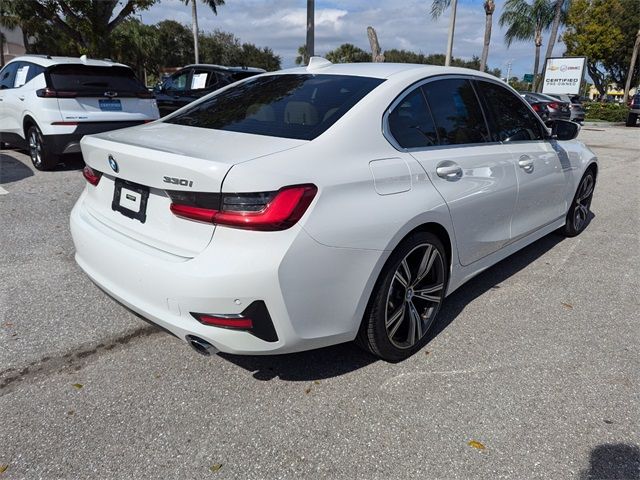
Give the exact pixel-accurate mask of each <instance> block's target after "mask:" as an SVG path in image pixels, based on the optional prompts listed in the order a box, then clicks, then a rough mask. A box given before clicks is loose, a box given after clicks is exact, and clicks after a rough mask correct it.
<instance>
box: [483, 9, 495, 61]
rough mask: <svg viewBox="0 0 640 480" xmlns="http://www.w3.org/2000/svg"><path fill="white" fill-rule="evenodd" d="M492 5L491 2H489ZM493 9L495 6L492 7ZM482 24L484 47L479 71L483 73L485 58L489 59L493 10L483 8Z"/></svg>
mask: <svg viewBox="0 0 640 480" xmlns="http://www.w3.org/2000/svg"><path fill="white" fill-rule="evenodd" d="M491 3H493V2H491ZM494 9H495V6H494ZM485 12H486V15H485V22H484V47H483V48H482V57H481V58H480V71H481V72H484V71H485V69H486V68H487V58H488V57H489V43H491V26H492V24H493V9H492V10H491V11H490V12H489V11H488V10H487V8H486V7H485Z"/></svg>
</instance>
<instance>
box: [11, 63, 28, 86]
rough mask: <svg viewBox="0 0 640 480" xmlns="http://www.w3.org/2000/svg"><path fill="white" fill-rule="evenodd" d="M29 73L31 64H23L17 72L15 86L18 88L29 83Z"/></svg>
mask: <svg viewBox="0 0 640 480" xmlns="http://www.w3.org/2000/svg"><path fill="white" fill-rule="evenodd" d="M27 73H29V65H23V66H22V67H20V68H19V69H18V71H17V72H16V80H15V81H14V82H13V88H18V87H21V86H22V85H24V84H25V83H27Z"/></svg>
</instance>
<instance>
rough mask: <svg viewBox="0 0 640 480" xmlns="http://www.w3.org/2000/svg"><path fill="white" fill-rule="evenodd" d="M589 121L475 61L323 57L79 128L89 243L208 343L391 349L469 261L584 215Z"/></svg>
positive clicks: (211, 346)
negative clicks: (536, 103) (173, 104)
mask: <svg viewBox="0 0 640 480" xmlns="http://www.w3.org/2000/svg"><path fill="white" fill-rule="evenodd" d="M578 129H579V127H578V126H577V125H576V124H574V123H571V122H567V121H557V122H556V123H554V124H553V125H551V128H550V129H548V128H547V127H546V126H545V125H544V124H543V123H542V121H541V120H540V118H539V117H538V116H537V115H536V114H535V112H534V111H533V110H532V109H531V108H530V107H529V105H528V104H527V103H526V102H525V101H524V100H523V99H522V98H521V97H520V96H519V95H518V94H517V93H516V92H515V91H514V90H512V89H511V88H510V87H508V86H506V85H505V84H504V83H502V82H501V81H499V80H497V79H496V78H494V77H492V76H490V75H485V74H484V73H480V72H477V71H472V70H466V69H459V68H444V67H435V66H424V65H408V64H388V63H377V64H341V65H333V64H331V63H330V62H328V61H326V60H323V59H318V58H314V59H312V61H311V62H310V65H309V66H308V67H306V68H298V69H292V70H286V71H281V72H275V73H268V74H263V75H259V76H256V77H251V78H249V79H247V80H243V81H240V82H238V83H235V84H232V85H230V86H228V87H226V88H224V89H221V90H218V91H217V92H215V93H213V94H211V95H208V96H206V97H204V98H202V99H201V100H199V101H197V102H195V103H193V104H190V105H188V106H186V107H184V108H182V109H181V110H178V111H177V112H175V113H174V114H172V115H170V116H168V117H165V118H163V119H161V120H159V121H156V122H153V123H150V124H147V125H142V126H138V127H133V128H127V129H124V130H119V131H113V132H108V133H102V134H97V135H91V136H86V137H84V139H83V140H82V143H81V148H82V153H83V155H84V159H85V161H86V164H87V166H86V168H85V169H84V176H85V177H86V179H87V185H86V189H85V190H84V192H83V193H82V195H81V196H80V199H79V200H78V202H77V204H76V205H75V207H74V209H73V212H72V214H71V232H72V235H73V240H74V243H75V247H76V260H77V262H78V264H79V265H80V266H81V267H82V269H83V270H84V271H85V272H86V273H87V274H88V275H89V277H90V278H91V279H92V280H93V281H94V282H95V283H96V284H97V285H99V286H100V287H101V288H102V289H103V290H104V291H106V292H107V293H108V294H109V295H111V296H112V297H114V298H115V299H117V300H118V301H119V302H121V303H122V304H124V305H125V306H127V307H129V308H130V309H131V310H133V311H135V312H138V313H139V314H140V315H142V316H144V317H146V318H148V319H150V320H151V321H153V322H155V323H157V324H159V325H161V326H162V327H164V328H166V329H167V330H169V331H170V332H172V333H173V334H175V335H176V336H178V337H179V338H181V339H184V340H185V341H187V342H189V343H190V344H191V345H192V346H193V347H194V348H195V349H196V350H198V351H199V352H201V353H204V354H209V353H211V352H215V351H223V352H228V353H236V354H267V353H284V352H294V351H300V350H304V349H310V348H316V347H322V346H326V345H331V344H336V343H339V342H346V341H351V340H354V339H357V340H358V342H359V343H360V344H361V345H362V346H364V347H365V348H367V349H368V350H370V351H371V352H372V353H374V354H375V355H377V356H379V357H381V358H383V359H386V360H389V361H398V360H401V359H403V358H406V357H408V356H409V355H411V354H412V353H414V352H416V351H417V350H418V349H420V348H421V347H422V346H423V345H424V343H425V342H426V341H427V339H428V335H427V334H428V332H429V329H430V328H431V327H432V326H433V325H434V322H435V321H436V318H437V314H438V310H439V309H440V306H441V305H442V302H443V301H444V300H445V297H446V296H447V295H449V294H451V292H453V291H454V290H456V289H457V288H458V287H460V285H462V284H463V283H464V282H466V281H467V280H469V279H470V278H471V277H473V276H474V275H476V274H477V273H479V272H481V271H482V270H485V269H486V268H488V267H489V266H491V265H493V264H495V263H496V262H498V261H500V260H502V259H504V258H505V257H507V256H509V255H511V254H512V253H514V252H516V251H517V250H519V249H521V248H523V247H524V246H526V245H528V244H530V243H532V242H534V241H536V240H538V239H539V238H541V237H543V236H544V235H547V234H549V233H551V232H553V231H555V230H559V231H560V232H561V233H563V234H565V235H569V236H573V235H577V234H579V233H580V232H581V231H582V230H583V229H584V228H585V227H586V225H587V224H588V221H589V218H590V211H589V208H590V204H591V198H592V195H593V189H594V186H595V181H596V176H597V173H598V165H597V161H596V158H595V155H594V154H593V152H591V151H590V150H589V149H588V148H586V147H585V146H584V145H583V144H582V143H581V142H579V141H576V140H574V138H575V136H576V135H577V133H578Z"/></svg>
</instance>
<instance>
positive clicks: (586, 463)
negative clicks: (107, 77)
mask: <svg viewBox="0 0 640 480" xmlns="http://www.w3.org/2000/svg"><path fill="white" fill-rule="evenodd" d="M579 139H581V140H582V141H584V142H585V143H587V145H589V146H591V147H592V149H593V150H594V151H595V152H596V153H597V154H598V157H599V159H600V162H601V163H600V174H599V178H598V183H597V186H596V193H595V197H594V200H593V204H592V210H593V213H594V217H593V219H592V221H591V224H590V225H589V227H588V228H587V230H586V231H585V232H584V233H583V234H582V235H580V236H579V237H577V238H573V239H564V238H562V237H559V236H556V235H550V236H548V237H545V238H543V239H542V240H540V241H538V242H537V243H535V244H533V245H531V246H529V247H528V248H526V249H525V250H523V251H521V252H519V253H517V254H515V255H513V256H512V257H510V258H509V259H507V260H505V261H503V262H501V263H500V264H498V265H497V266H495V267H493V268H491V269H490V270H488V271H486V272H485V273H483V274H482V275H480V276H479V277H477V278H475V279H474V280H472V281H471V282H469V283H468V284H467V285H466V286H464V287H462V288H461V289H460V290H459V291H457V292H456V293H454V294H453V295H452V296H451V297H449V298H448V299H447V302H446V306H445V308H444V309H443V311H442V312H441V315H440V321H439V323H438V325H437V328H436V332H434V334H433V339H432V340H431V341H430V343H429V344H428V345H427V346H426V347H425V349H423V350H422V351H421V352H419V353H418V354H416V355H415V356H413V357H412V358H410V359H409V360H407V361H404V362H402V363H399V364H389V363H384V362H382V361H377V360H375V359H374V358H373V357H371V356H369V355H368V354H365V353H363V352H361V351H360V350H358V349H357V348H356V347H355V346H353V345H350V344H347V345H340V346H336V347H331V348H326V349H322V350H317V351H313V352H307V353H301V354H295V355H286V356H277V357H233V356H228V355H220V356H214V357H208V358H207V357H202V356H200V355H198V354H196V353H195V352H194V351H193V350H191V349H190V348H189V347H188V346H187V345H186V344H185V343H183V342H182V341H180V340H178V339H176V338H174V337H172V336H170V335H168V334H167V333H165V332H163V331H161V330H159V329H157V328H155V327H153V326H152V325H150V324H148V323H146V322H144V321H143V320H141V319H139V318H138V317H136V316H134V315H132V314H131V313H129V312H128V311H127V310H125V309H123V308H122V307H120V306H119V305H118V304H116V303H115V302H114V301H112V300H110V299H109V298H108V297H107V296H106V295H104V294H103V293H102V292H101V291H100V290H98V289H97V288H96V287H95V286H94V285H93V284H92V283H91V282H90V281H89V280H88V279H87V278H86V277H85V276H84V275H83V274H82V272H81V271H80V269H79V268H78V267H77V266H76V265H75V263H74V260H73V253H74V250H73V245H72V242H71V238H70V234H69V231H68V217H69V212H70V210H71V207H72V205H73V203H74V202H75V200H76V198H77V197H78V195H79V193H80V191H81V189H82V188H83V187H84V183H85V180H84V179H83V177H82V175H81V173H80V170H79V169H80V168H81V166H82V162H81V159H78V158H71V159H69V161H68V163H67V164H66V165H64V166H63V167H61V168H59V169H58V170H56V171H54V172H37V171H34V170H33V169H32V168H31V166H30V162H29V160H28V157H27V156H26V155H25V154H23V153H20V152H15V151H10V150H3V151H2V152H0V158H1V160H0V247H1V250H0V251H1V252H2V254H1V256H0V478H16V479H18V478H69V479H71V478H87V477H100V478H172V479H175V478H195V477H198V478H220V479H224V478H229V479H230V478H234V479H254V478H255V479H263V478H264V479H271V478H327V479H336V478H349V479H355V478H362V479H377V478H380V479H383V478H384V479H410V478H429V479H453V478H465V479H466V478H491V479H493V478H513V479H522V478H545V479H580V480H594V479H601V478H603V479H605V478H606V479H609V478H611V479H613V478H617V479H639V478H640V353H639V349H638V345H640V313H639V309H640V274H639V272H640V240H639V238H640V188H639V187H638V185H639V184H640V128H635V129H632V128H624V127H608V128H599V127H587V128H585V129H583V130H582V132H581V133H580V137H579ZM2 470H4V473H1V471H2Z"/></svg>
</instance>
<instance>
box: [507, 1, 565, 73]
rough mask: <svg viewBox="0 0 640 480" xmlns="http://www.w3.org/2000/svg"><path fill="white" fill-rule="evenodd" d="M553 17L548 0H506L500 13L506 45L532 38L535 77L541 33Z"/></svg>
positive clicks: (538, 64) (538, 62)
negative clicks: (504, 29)
mask: <svg viewBox="0 0 640 480" xmlns="http://www.w3.org/2000/svg"><path fill="white" fill-rule="evenodd" d="M553 17H554V10H553V7H552V5H551V4H550V3H549V1H548V0H531V3H529V2H528V1H527V0H507V1H506V2H505V4H504V9H503V11H502V15H500V21H499V22H500V26H505V25H506V26H507V31H506V32H505V34H504V39H505V41H506V42H507V47H510V46H511V44H512V43H513V42H514V40H519V41H527V42H528V41H531V40H533V42H534V44H535V47H536V55H535V61H534V63H533V76H534V78H536V79H537V75H538V68H539V66H540V47H541V46H542V34H543V32H544V31H546V30H547V29H548V28H549V26H550V25H551V22H553ZM536 81H537V80H536Z"/></svg>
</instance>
